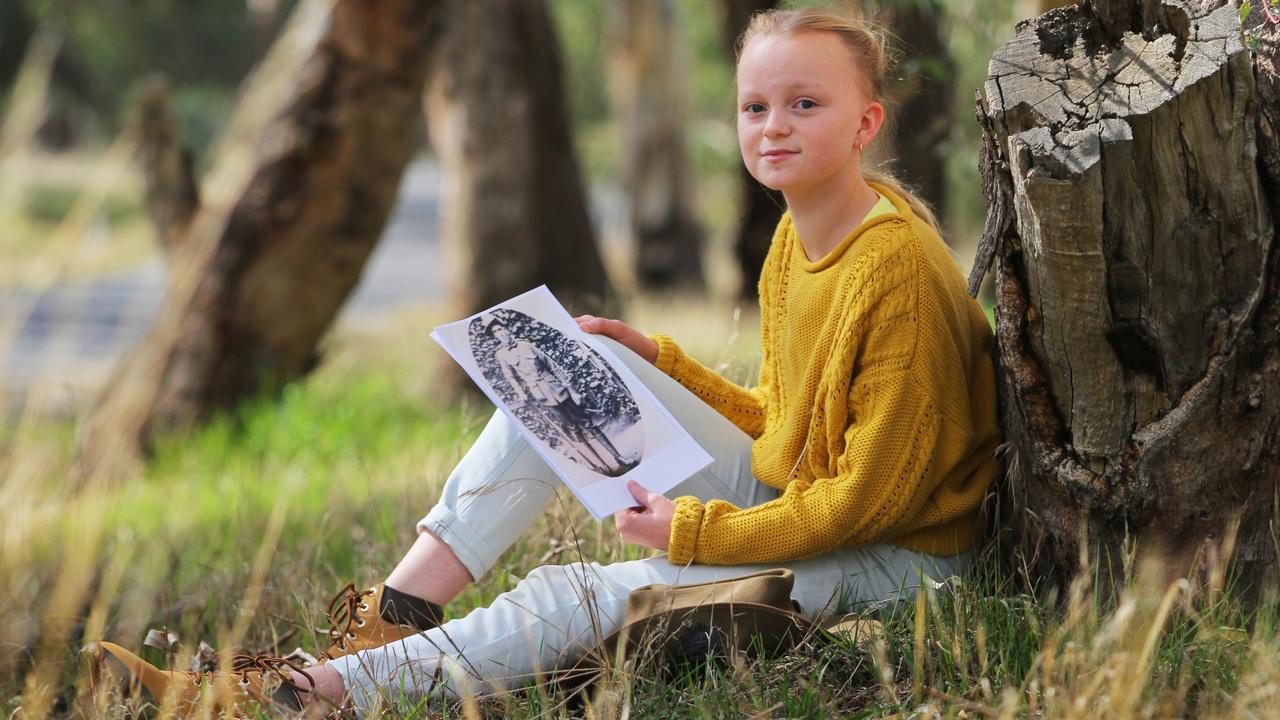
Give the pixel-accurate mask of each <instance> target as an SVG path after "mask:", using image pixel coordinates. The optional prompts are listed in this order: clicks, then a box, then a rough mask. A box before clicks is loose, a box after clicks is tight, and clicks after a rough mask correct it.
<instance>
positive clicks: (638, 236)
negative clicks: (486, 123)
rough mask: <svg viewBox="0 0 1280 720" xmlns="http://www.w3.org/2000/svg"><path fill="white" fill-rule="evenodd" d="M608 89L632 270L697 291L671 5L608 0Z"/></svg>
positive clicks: (695, 230) (646, 283) (644, 282)
mask: <svg viewBox="0 0 1280 720" xmlns="http://www.w3.org/2000/svg"><path fill="white" fill-rule="evenodd" d="M608 13H609V23H608V24H609V34H608V35H609V38H610V42H609V43H608V45H609V70H610V73H609V79H610V83H609V88H610V91H611V92H610V95H611V96H612V100H613V108H614V117H616V118H618V121H619V124H620V126H621V128H622V133H621V134H622V139H623V147H625V148H626V159H625V162H626V174H625V178H626V191H627V198H628V200H629V201H630V202H629V203H628V205H629V210H630V215H631V217H630V229H631V236H632V237H631V240H632V247H634V248H635V256H634V263H635V273H636V280H637V283H638V284H639V286H640V287H641V288H642V289H645V290H670V289H683V290H701V289H703V287H704V286H705V283H704V281H703V276H702V228H701V227H699V226H698V222H697V220H696V219H695V218H696V212H695V210H694V202H693V183H692V182H690V169H689V155H688V151H687V145H686V143H685V128H686V124H687V123H686V117H685V115H686V114H685V98H684V88H685V85H686V82H687V80H688V77H689V73H690V68H689V67H688V66H687V65H686V58H685V53H684V44H683V43H682V42H681V40H680V27H679V23H678V22H677V18H676V8H675V3H674V2H672V0H645V1H644V2H635V0H611V1H610V3H609V7H608Z"/></svg>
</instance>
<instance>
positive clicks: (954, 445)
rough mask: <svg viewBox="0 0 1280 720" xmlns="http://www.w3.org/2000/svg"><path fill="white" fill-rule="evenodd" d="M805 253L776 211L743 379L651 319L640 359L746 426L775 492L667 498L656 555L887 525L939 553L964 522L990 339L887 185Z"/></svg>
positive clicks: (711, 553) (778, 543) (978, 484)
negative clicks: (711, 365) (760, 498)
mask: <svg viewBox="0 0 1280 720" xmlns="http://www.w3.org/2000/svg"><path fill="white" fill-rule="evenodd" d="M873 187H874V188H875V189H876V190H877V191H878V192H879V193H880V194H881V195H883V196H885V197H886V198H887V199H888V200H889V201H890V202H892V203H893V205H894V208H895V209H896V210H897V212H896V213H888V214H880V215H876V214H874V213H873V214H872V215H871V216H869V217H868V219H866V220H864V221H863V223H862V224H861V225H860V226H859V227H858V228H857V229H856V230H854V231H853V233H851V234H850V235H849V237H847V238H845V239H844V241H843V242H841V244H840V245H838V246H837V247H836V248H835V249H834V250H832V251H831V252H830V253H829V254H828V255H827V256H826V257H824V258H822V259H820V260H818V261H816V262H810V261H809V260H808V259H807V258H806V257H805V254H804V248H803V247H802V246H801V244H800V242H799V240H798V239H797V237H796V233H795V229H794V228H793V226H792V224H791V216H790V214H789V213H788V214H784V215H783V216H782V220H781V222H779V223H778V228H777V230H776V232H775V234H774V238H773V245H772V247H771V248H770V250H769V256H768V258H767V259H766V260H765V265H764V270H763V273H762V275H761V278H760V313H761V331H762V334H763V357H762V360H761V366H760V377H759V384H758V385H757V386H756V387H754V388H751V389H745V388H742V387H739V386H738V385H735V384H733V383H731V382H729V381H728V380H725V379H724V378H723V377H721V376H720V375H719V374H718V373H716V372H715V371H713V370H710V369H708V368H706V367H704V366H703V365H701V364H699V363H698V362H696V361H695V360H693V359H691V358H689V357H688V356H687V355H685V354H684V353H683V352H682V351H681V350H680V348H679V347H678V346H677V345H676V344H675V343H674V342H673V341H672V340H671V338H670V337H667V336H665V335H656V336H654V339H656V340H657V341H658V346H659V353H658V360H657V365H658V367H659V368H661V369H662V370H663V371H664V372H666V373H667V374H668V375H670V376H671V377H673V378H675V379H676V380H678V381H679V382H680V383H681V384H683V385H684V386H685V387H687V388H689V389H690V390H691V391H693V392H694V393H696V394H697V395H698V396H699V397H701V398H702V399H703V400H704V401H706V402H707V403H708V404H710V405H711V406H712V407H714V408H716V409H717V410H718V411H719V412H720V413H721V414H723V415H724V416H725V417H727V418H728V419H729V420H731V421H732V422H733V423H734V424H736V425H737V426H738V427H740V428H742V430H743V431H744V432H746V433H748V434H750V435H751V436H752V437H754V438H755V444H754V445H753V447H752V469H753V471H754V473H755V476H756V478H757V479H759V480H760V481H761V482H764V483H766V484H768V485H770V486H772V487H776V488H779V489H780V490H782V491H783V492H782V494H781V496H780V497H778V498H777V499H776V500H772V501H770V502H767V503H764V504H761V505H757V506H755V507H749V508H738V507H735V506H734V505H733V504H731V503H729V502H725V501H723V500H712V501H711V502H709V503H707V504H706V505H703V504H702V503H701V502H699V501H698V500H697V498H694V497H690V496H686V497H680V498H677V499H676V512H675V518H674V520H673V521H672V523H671V537H670V548H669V550H668V557H669V559H670V560H671V562H673V563H680V564H683V563H688V562H699V563H708V564H726V565H727V564H746V563H768V562H783V561H787V560H797V559H801V558H805V557H810V556H813V555H818V554H821V553H823V552H825V551H828V550H831V549H834V548H839V547H849V546H855V545H862V544H867V543H875V542H891V543H894V544H897V545H901V546H904V547H908V548H912V549H915V550H919V551H922V552H927V553H932V554H937V555H949V554H954V553H957V552H961V551H964V550H967V549H969V548H970V547H971V546H972V545H973V542H974V539H975V531H976V528H975V527H974V525H975V522H974V521H975V516H976V511H977V508H978V505H979V503H980V502H981V500H982V497H983V495H984V494H985V493H986V491H987V488H988V486H989V484H990V482H991V480H992V478H994V477H995V474H996V472H997V467H998V466H997V462H996V460H995V459H994V457H993V453H994V451H995V448H996V445H997V444H998V443H999V442H1000V436H999V429H998V426H997V422H996V399H995V374H994V368H993V365H992V354H993V353H992V347H993V339H992V335H991V329H990V326H989V325H988V324H987V320H986V317H985V316H984V315H983V312H982V309H981V308H980V307H979V306H978V303H977V302H976V301H974V300H973V299H972V298H970V297H969V295H968V293H967V292H966V291H965V285H964V281H963V280H962V278H961V273H960V270H959V268H958V267H957V266H956V263H955V261H954V260H953V259H952V257H951V255H950V253H949V251H948V250H947V248H946V246H945V245H944V244H943V242H942V240H941V239H939V237H938V235H937V233H936V232H934V230H933V229H932V228H930V227H929V225H928V224H927V223H925V222H924V221H923V220H921V219H920V218H918V217H916V216H915V215H914V214H913V213H912V212H911V209H910V206H909V205H907V203H906V202H905V201H904V200H903V199H902V198H901V197H900V196H898V195H896V194H894V193H893V192H892V191H890V190H889V189H888V188H886V187H883V186H880V185H875V184H873Z"/></svg>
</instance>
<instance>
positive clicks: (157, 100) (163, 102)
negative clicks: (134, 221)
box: [136, 78, 200, 254]
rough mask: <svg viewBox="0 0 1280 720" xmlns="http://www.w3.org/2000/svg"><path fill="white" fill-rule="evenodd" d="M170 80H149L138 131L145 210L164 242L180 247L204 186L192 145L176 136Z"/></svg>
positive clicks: (168, 246)
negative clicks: (201, 182) (201, 185)
mask: <svg viewBox="0 0 1280 720" xmlns="http://www.w3.org/2000/svg"><path fill="white" fill-rule="evenodd" d="M171 97H172V93H170V91H169V85H168V83H167V82H165V81H164V80H161V79H159V78H157V79H154V80H152V81H151V82H150V83H148V85H147V87H146V89H145V90H143V93H142V98H141V101H140V103H139V112H138V119H137V123H136V134H137V136H138V153H139V155H140V156H141V160H142V178H143V181H144V183H145V185H146V197H147V210H148V213H149V214H150V215H151V224H152V226H153V227H154V228H155V231H156V237H157V238H158V239H159V241H160V247H161V248H163V249H164V251H165V253H166V254H168V253H172V252H176V250H177V248H178V246H179V244H180V243H182V242H184V241H185V240H186V238H187V228H188V227H189V225H190V223H191V218H192V217H194V216H195V213H196V210H198V209H199V208H200V189H199V187H197V181H196V176H195V160H194V158H193V157H192V153H191V150H190V149H189V148H187V147H186V146H184V145H183V144H182V141H181V139H180V138H179V137H178V124H177V121H176V120H175V119H174V117H173V109H172V107H171V105H172V103H171Z"/></svg>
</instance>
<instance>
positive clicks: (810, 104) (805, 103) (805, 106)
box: [796, 98, 818, 110]
mask: <svg viewBox="0 0 1280 720" xmlns="http://www.w3.org/2000/svg"><path fill="white" fill-rule="evenodd" d="M796 105H797V106H799V107H800V109H801V110H812V109H814V108H816V107H818V103H816V102H814V101H812V100H810V99H809V98H805V99H803V100H800V101H798V102H796Z"/></svg>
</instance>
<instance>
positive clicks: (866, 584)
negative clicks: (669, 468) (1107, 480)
mask: <svg viewBox="0 0 1280 720" xmlns="http://www.w3.org/2000/svg"><path fill="white" fill-rule="evenodd" d="M968 560H969V554H968V553H966V554H964V555H960V556H952V557H949V558H944V557H935V556H930V555H925V554H923V553H917V552H914V551H911V550H907V549H904V548H900V547H896V546H893V545H874V546H867V547H863V548H856V549H853V550H837V551H834V552H831V553H827V554H824V555H821V556H818V557H815V558H811V559H808V560H801V561H796V562H791V563H782V564H781V566H784V567H789V568H791V570H792V571H793V572H795V576H796V584H795V588H794V590H793V597H795V599H796V600H798V601H799V602H800V604H801V607H802V608H803V609H804V611H805V613H806V614H808V615H810V616H815V617H816V616H821V615H828V614H833V613H836V612H844V611H846V610H848V609H850V608H851V607H852V606H855V605H858V604H861V603H868V602H892V601H896V600H899V599H906V598H910V597H912V596H913V595H914V594H915V592H916V591H917V590H918V589H920V588H921V587H924V588H930V587H931V586H932V583H933V581H937V580H942V579H944V578H946V577H949V576H950V575H952V574H955V573H957V572H960V571H962V570H963V568H964V566H966V565H967V563H968ZM778 566H779V565H778V564H770V565H736V566H712V565H690V566H683V567H682V566H676V565H672V564H671V563H669V562H667V561H666V558H665V557H654V558H649V559H646V560H635V561H630V562H621V563H613V564H610V565H600V564H597V563H590V564H586V563H573V564H569V565H547V566H543V567H539V568H537V569H535V570H534V571H533V572H531V573H529V575H528V576H527V577H526V578H525V579H523V580H521V581H520V583H519V584H517V585H516V587H515V588H514V589H513V590H511V591H510V592H507V593H503V594H502V595H500V596H498V598H497V599H496V600H494V602H493V604H491V605H490V606H489V607H486V608H479V609H477V610H474V611H472V612H471V613H470V614H468V615H467V616H466V617H463V618H460V619H458V620H454V621H451V622H448V623H445V624H444V625H443V626H441V627H439V628H436V629H433V630H429V631H427V632H425V633H422V634H420V635H415V636H411V637H408V638H405V639H404V640H401V641H397V642H395V643H392V644H390V645H387V646H384V647H381V648H377V649H375V650H369V651H365V652H362V653H358V654H356V655H350V656H347V657H343V658H339V659H337V660H334V661H332V662H330V663H328V665H327V666H326V667H327V668H329V669H331V670H332V671H335V672H337V673H338V675H340V676H341V679H342V686H343V687H344V688H345V690H346V691H347V692H348V693H349V694H350V697H351V699H352V701H353V702H354V703H355V705H356V707H357V708H358V709H360V710H362V711H366V712H367V711H369V710H371V709H372V708H373V707H375V706H376V704H377V703H378V701H379V698H383V699H388V700H391V701H395V700H396V699H398V698H415V697H421V696H423V695H426V694H429V693H431V692H434V691H437V690H439V691H444V692H447V693H451V694H454V695H461V694H463V693H466V692H488V691H501V690H504V689H509V688H511V687H514V686H518V685H520V684H522V683H525V682H528V681H530V680H532V679H533V678H535V677H536V676H537V675H538V674H539V673H542V672H546V671H548V670H551V669H553V668H555V667H563V666H564V665H566V664H567V663H569V662H572V661H573V660H575V659H576V658H578V657H580V656H581V655H582V654H584V653H585V652H586V651H587V650H589V649H590V648H593V647H595V646H596V645H597V644H598V643H599V642H600V640H601V639H603V638H604V637H606V636H608V635H609V634H610V633H612V632H614V631H615V630H617V629H618V628H619V627H621V625H622V623H623V621H624V620H625V618H626V610H627V597H628V595H630V593H631V591H632V590H634V589H635V588H637V587H640V586H642V585H648V584H650V583H657V582H661V583H669V584H691V583H700V582H709V581H713V580H723V579H728V578H732V577H738V576H740V575H744V574H747V573H751V572H756V571H758V570H763V569H767V568H770V567H778Z"/></svg>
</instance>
